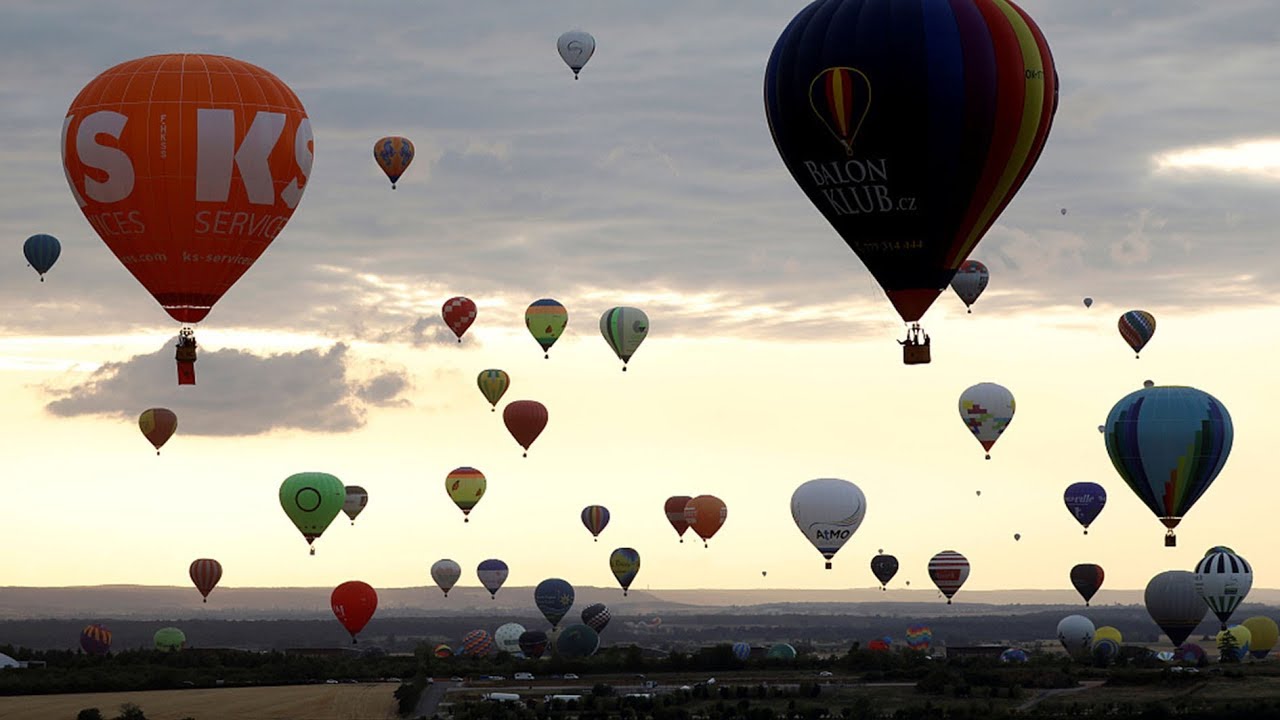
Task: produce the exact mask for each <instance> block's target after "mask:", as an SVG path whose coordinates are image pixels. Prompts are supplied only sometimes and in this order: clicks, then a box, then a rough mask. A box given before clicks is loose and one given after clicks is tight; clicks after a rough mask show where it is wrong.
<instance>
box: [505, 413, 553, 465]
mask: <svg viewBox="0 0 1280 720" xmlns="http://www.w3.org/2000/svg"><path fill="white" fill-rule="evenodd" d="M502 421H503V422H504V423H506V425H507V430H508V431H509V432H510V433H511V437H513V438H515V439H516V442H518V443H520V446H521V447H523V448H524V450H525V452H524V456H525V457H529V446H530V445H532V444H533V441H534V440H537V439H538V436H539V435H541V434H542V429H543V428H545V427H546V426H547V408H546V407H544V406H543V404H542V403H540V402H538V401H537V400H516V401H514V402H511V403H507V406H506V407H505V408H503V409H502Z"/></svg>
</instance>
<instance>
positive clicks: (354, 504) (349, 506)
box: [342, 485, 369, 525]
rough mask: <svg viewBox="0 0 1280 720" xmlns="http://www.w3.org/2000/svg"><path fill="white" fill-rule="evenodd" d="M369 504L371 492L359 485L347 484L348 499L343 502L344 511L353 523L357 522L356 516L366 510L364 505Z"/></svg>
mask: <svg viewBox="0 0 1280 720" xmlns="http://www.w3.org/2000/svg"><path fill="white" fill-rule="evenodd" d="M368 504H369V493H368V492H366V491H365V489H364V488H362V487H360V486H359V485H348V486H347V499H346V501H344V502H343V503H342V512H344V513H346V514H347V517H349V518H351V524H352V525H355V524H356V516H357V515H359V514H360V513H361V511H363V510H364V506H365V505H368Z"/></svg>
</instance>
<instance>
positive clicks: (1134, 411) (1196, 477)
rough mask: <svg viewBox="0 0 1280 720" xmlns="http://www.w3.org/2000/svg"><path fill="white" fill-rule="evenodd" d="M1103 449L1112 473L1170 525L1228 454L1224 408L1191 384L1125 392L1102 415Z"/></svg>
mask: <svg viewBox="0 0 1280 720" xmlns="http://www.w3.org/2000/svg"><path fill="white" fill-rule="evenodd" d="M1104 436H1105V438H1106V441H1107V454H1108V455H1110V456H1111V464H1112V465H1113V466H1114V467H1115V469H1116V472H1117V473H1119V474H1120V477H1121V478H1122V479H1123V480H1124V481H1125V484H1127V485H1128V486H1129V488H1130V489H1132V490H1133V492H1134V494H1136V495H1137V496H1138V499H1140V500H1142V502H1144V503H1145V504H1146V506H1147V507H1148V508H1150V509H1151V512H1153V513H1155V516H1156V517H1157V518H1159V519H1160V522H1162V523H1164V526H1165V527H1166V528H1168V532H1166V533H1165V542H1164V544H1165V545H1166V546H1168V547H1173V546H1174V545H1176V544H1177V538H1176V537H1175V536H1174V534H1173V529H1174V528H1175V527H1177V526H1178V523H1179V522H1181V521H1182V518H1183V516H1184V515H1186V514H1187V511H1188V510H1190V509H1191V506H1192V505H1194V504H1195V502H1196V500H1199V499H1200V496H1201V495H1203V494H1204V491H1205V490H1208V489H1209V485H1211V484H1212V483H1213V481H1214V478H1216V477H1218V473H1219V472H1221V471H1222V467H1223V465H1225V464H1226V462H1227V456H1229V455H1230V454H1231V441H1232V438H1233V437H1234V429H1233V426H1232V424H1231V415H1230V413H1228V412H1227V408H1226V407H1225V406H1223V404H1222V403H1220V402H1218V400H1217V398H1215V397H1213V396H1212V395H1210V394H1208V393H1206V392H1203V391H1200V390H1197V389H1195V388H1191V387H1166V386H1158V387H1150V388H1143V389H1141V390H1136V391H1134V392H1132V393H1129V394H1128V395H1126V396H1125V397H1124V398H1122V399H1121V400H1120V402H1118V403H1116V404H1115V407H1112V408H1111V412H1110V413H1109V414H1108V415H1107V423H1106V432H1105V433H1104Z"/></svg>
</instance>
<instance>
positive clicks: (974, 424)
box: [960, 382, 1014, 460]
mask: <svg viewBox="0 0 1280 720" xmlns="http://www.w3.org/2000/svg"><path fill="white" fill-rule="evenodd" d="M1013 411H1014V402H1013V393H1011V392H1009V390H1008V388H1005V387H1004V386H1002V385H997V384H995V383H990V382H984V383H978V384H977V385H974V386H972V387H970V388H968V389H966V390H965V391H964V392H962V393H960V419H961V420H963V421H964V424H965V427H967V428H969V432H971V433H973V436H974V437H975V438H977V440H978V442H979V443H981V444H982V449H983V450H986V451H987V459H988V460H990V459H991V446H992V445H995V444H996V440H999V439H1000V436H1001V435H1003V434H1004V431H1005V428H1007V427H1009V423H1010V422H1011V421H1012V420H1013Z"/></svg>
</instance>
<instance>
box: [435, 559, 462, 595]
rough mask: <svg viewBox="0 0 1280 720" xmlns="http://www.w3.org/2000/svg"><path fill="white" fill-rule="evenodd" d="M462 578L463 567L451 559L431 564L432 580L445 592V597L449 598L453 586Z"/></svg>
mask: <svg viewBox="0 0 1280 720" xmlns="http://www.w3.org/2000/svg"><path fill="white" fill-rule="evenodd" d="M461 577H462V566H461V565H459V564H458V563H456V562H454V561H452V560H450V559H449V558H444V559H443V560H437V561H435V562H434V563H432V564H431V579H432V580H434V581H435V583H436V585H437V586H438V587H439V588H440V589H441V590H443V591H444V596H445V597H449V591H450V590H452V589H453V586H454V585H456V584H457V582H458V579H459V578H461Z"/></svg>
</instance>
